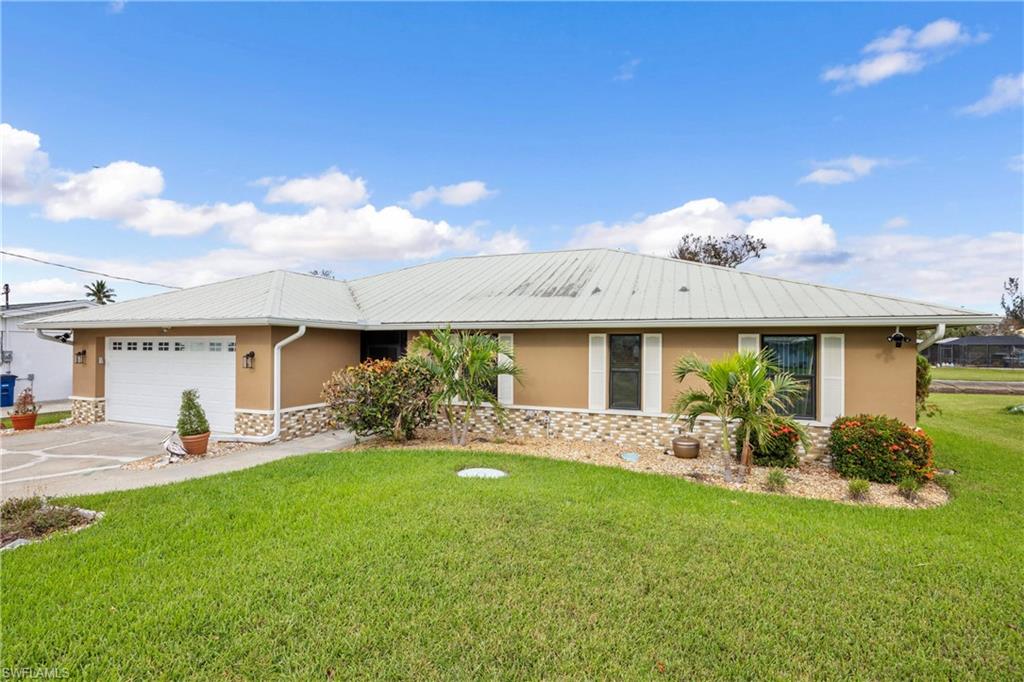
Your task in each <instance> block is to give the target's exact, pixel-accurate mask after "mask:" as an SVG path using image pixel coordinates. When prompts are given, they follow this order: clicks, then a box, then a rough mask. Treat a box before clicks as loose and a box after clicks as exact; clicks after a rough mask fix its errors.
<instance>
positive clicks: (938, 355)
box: [923, 334, 1024, 367]
mask: <svg viewBox="0 0 1024 682" xmlns="http://www.w3.org/2000/svg"><path fill="white" fill-rule="evenodd" d="M923 355H924V356H925V357H926V358H928V362H930V363H932V364H933V365H954V366H965V367H1024V336H1020V335H1017V334H1007V335H1003V336H963V337H960V338H958V339H943V340H941V341H939V342H938V343H936V344H935V345H934V346H931V347H929V348H927V349H926V350H924V351H923Z"/></svg>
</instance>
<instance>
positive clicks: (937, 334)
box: [917, 322, 946, 353]
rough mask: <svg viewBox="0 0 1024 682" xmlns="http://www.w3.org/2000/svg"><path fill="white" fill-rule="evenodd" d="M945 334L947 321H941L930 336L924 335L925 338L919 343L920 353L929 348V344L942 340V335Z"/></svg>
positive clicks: (918, 349)
mask: <svg viewBox="0 0 1024 682" xmlns="http://www.w3.org/2000/svg"><path fill="white" fill-rule="evenodd" d="M945 335H946V323H945V322H940V323H939V325H938V326H937V327H935V331H933V332H932V333H931V334H929V335H928V336H926V337H924V340H923V341H921V343H919V344H917V352H918V353H920V352H921V351H923V350H924V349H925V348H928V347H929V346H932V345H934V344H935V342H936V341H941V340H942V337H944V336H945Z"/></svg>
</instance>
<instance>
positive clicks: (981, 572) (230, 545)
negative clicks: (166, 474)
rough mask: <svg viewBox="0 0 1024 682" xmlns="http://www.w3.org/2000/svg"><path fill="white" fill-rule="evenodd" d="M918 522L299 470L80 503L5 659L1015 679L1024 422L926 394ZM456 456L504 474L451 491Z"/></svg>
mask: <svg viewBox="0 0 1024 682" xmlns="http://www.w3.org/2000/svg"><path fill="white" fill-rule="evenodd" d="M934 399H935V401H936V402H937V403H939V404H940V405H941V407H942V409H943V414H942V415H941V416H939V417H935V418H932V419H930V420H929V421H928V422H927V423H926V424H925V426H926V428H927V429H928V430H929V432H930V433H931V434H932V435H934V437H935V441H936V446H937V449H938V453H939V464H940V466H943V467H954V468H956V469H958V470H960V472H961V473H960V474H959V475H958V476H956V477H955V480H954V481H953V482H952V484H951V485H952V489H953V491H954V494H955V498H954V500H953V502H952V503H951V504H949V505H947V506H945V507H943V508H940V509H935V510H931V511H904V510H883V509H873V508H862V507H854V506H846V505H838V504H831V503H827V502H820V501H809V500H798V499H792V498H785V497H778V496H768V495H758V494H744V493H736V492H730V491H726V490H722V489H719V488H714V487H706V486H701V485H699V484H695V483H690V482H687V481H683V480H678V479H674V478H667V477H661V476H653V475H644V474H635V473H630V472H627V471H623V470H619V469H608V468H599V467H593V466H587V465H581V464H574V463H569V462H557V461H550V460H543V459H533V458H524V457H514V456H501V455H493V454H473V453H460V452H417V451H401V452H394V451H391V452H389V451H369V452H354V453H341V454H330V453H328V454H320V455H311V456H306V457H295V458H291V459H287V460H282V461H278V462H275V463H272V464H269V465H266V466H262V467H259V468H256V469H251V470H248V471H243V472H237V473H233V474H228V475H223V476H218V477H214V478H206V479H201V480H195V481H189V482H186V483H182V484H177V485H173V486H166V487H161V488H153V489H148V490H139V491H132V492H124V493H112V494H107V495H99V496H92V497H85V498H80V499H77V500H76V502H78V503H79V504H82V505H84V506H86V507H89V508H92V509H102V510H105V511H106V512H107V518H105V519H104V520H103V521H102V522H101V523H100V524H99V525H98V526H96V527H94V528H90V529H87V530H85V531H83V532H80V533H77V534H72V535H67V536H63V537H59V538H56V539H52V540H49V541H47V542H44V543H42V544H39V545H33V546H29V547H25V548H22V549H19V550H16V551H15V552H13V553H11V554H7V553H4V554H3V555H2V561H3V567H2V568H3V600H2V616H3V620H2V623H3V651H2V659H3V661H2V662H3V665H4V666H14V667H29V668H36V667H57V668H61V669H64V670H67V671H68V672H69V673H71V675H72V676H74V677H87V678H97V677H101V678H109V677H122V678H133V679H144V678H149V677H160V678H168V679H180V678H185V677H202V678H230V679H238V678H266V677H271V676H276V677H301V678H314V679H315V678H320V679H324V678H325V677H328V676H330V674H331V671H333V673H334V676H335V679H347V678H351V677H361V678H365V677H389V678H408V679H421V678H435V679H439V678H461V679H468V678H479V677H488V678H493V677H501V678H541V677H544V678H586V677H589V678H610V679H623V678H626V679H629V678H635V677H657V676H659V672H662V671H663V673H664V675H665V676H666V677H667V678H668V679H711V678H751V677H774V678H794V677H795V678H804V679H808V678H815V679H820V678H839V677H843V678H847V677H853V678H860V679H913V678H918V679H940V678H941V679H947V678H969V677H980V678H988V679H1010V678H1012V677H1019V675H1020V671H1021V670H1024V580H1022V578H1024V569H1022V567H1024V541H1022V540H1024V530H1022V529H1024V495H1022V494H1021V490H1022V488H1024V455H1022V452H1021V442H1022V440H1021V438H1022V435H1024V418H1021V417H1014V416H1011V415H1008V414H1005V413H1003V412H1002V408H1004V407H1005V406H1007V405H1010V404H1011V403H1012V402H1013V399H1012V398H1010V397H1006V396H962V395H939V396H935V397H934ZM465 465H496V466H501V467H503V468H506V469H508V470H509V471H510V472H511V474H512V475H511V476H510V477H509V478H507V479H502V480H490V481H487V480H463V479H458V478H456V477H455V476H454V472H455V471H456V470H457V469H459V468H461V467H463V466H465Z"/></svg>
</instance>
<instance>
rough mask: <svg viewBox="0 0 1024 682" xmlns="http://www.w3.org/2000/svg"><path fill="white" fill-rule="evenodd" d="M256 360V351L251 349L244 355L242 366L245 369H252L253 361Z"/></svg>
mask: <svg viewBox="0 0 1024 682" xmlns="http://www.w3.org/2000/svg"><path fill="white" fill-rule="evenodd" d="M255 361H256V351H254V350H251V351H249V352H248V353H246V354H245V355H243V356H242V367H244V368H245V369H252V365H253V363H254V362H255Z"/></svg>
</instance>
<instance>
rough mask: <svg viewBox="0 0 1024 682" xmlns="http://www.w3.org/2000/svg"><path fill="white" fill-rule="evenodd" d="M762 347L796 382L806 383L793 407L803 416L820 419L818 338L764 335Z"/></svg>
mask: <svg viewBox="0 0 1024 682" xmlns="http://www.w3.org/2000/svg"><path fill="white" fill-rule="evenodd" d="M761 347H762V348H764V349H766V350H768V352H769V356H770V357H771V358H772V360H773V361H774V362H775V363H776V364H777V365H778V366H779V367H780V368H781V369H782V370H783V371H786V372H789V373H790V374H792V375H793V378H794V379H796V380H797V381H801V382H803V383H804V384H805V385H806V386H807V392H806V393H805V394H804V395H803V397H801V398H800V399H799V400H797V401H796V402H795V403H794V404H793V406H792V407H791V408H790V409H791V410H792V415H793V416H794V417H798V418H800V419H816V418H817V409H816V407H817V390H818V363H817V357H816V355H817V353H816V349H817V339H816V337H814V336H762V337H761Z"/></svg>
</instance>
